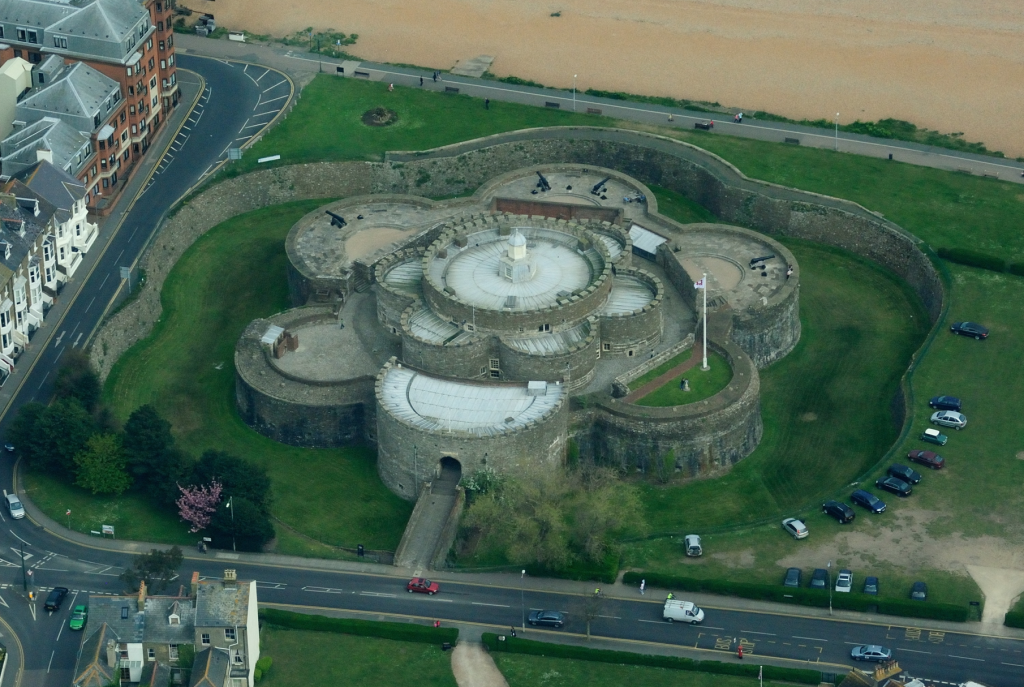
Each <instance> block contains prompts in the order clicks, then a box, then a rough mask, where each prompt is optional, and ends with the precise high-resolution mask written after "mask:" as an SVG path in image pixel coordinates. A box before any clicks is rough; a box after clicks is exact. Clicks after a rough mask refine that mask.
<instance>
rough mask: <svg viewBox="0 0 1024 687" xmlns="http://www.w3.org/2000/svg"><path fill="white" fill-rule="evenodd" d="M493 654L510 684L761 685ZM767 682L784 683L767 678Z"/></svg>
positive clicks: (732, 678)
mask: <svg viewBox="0 0 1024 687" xmlns="http://www.w3.org/2000/svg"><path fill="white" fill-rule="evenodd" d="M492 656H493V657H494V663H495V664H496V665H497V666H498V670H500V671H501V674H502V675H504V676H505V680H506V681H507V682H508V685H509V687H538V686H540V687H621V686H622V685H643V686H644V687H683V686H685V687H751V686H753V685H757V684H758V681H757V678H756V677H752V678H751V677H738V676H734V675H713V674H711V673H696V672H690V671H688V670H670V669H668V668H651V667H648V666H623V665H615V664H613V663H594V662H591V661H577V660H573V659H570V658H548V657H546V656H528V655H526V654H506V653H501V652H497V653H494V654H492ZM275 661H276V659H275ZM275 665H276V663H275ZM764 684H766V685H773V684H784V683H775V682H770V681H767V680H766V681H765V683H764Z"/></svg>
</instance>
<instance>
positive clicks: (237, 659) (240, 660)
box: [235, 653, 245, 665]
mask: <svg viewBox="0 0 1024 687" xmlns="http://www.w3.org/2000/svg"><path fill="white" fill-rule="evenodd" d="M244 662H245V658H244V657H243V656H242V654H241V653H235V663H237V664H238V665H242V664H243V663H244Z"/></svg>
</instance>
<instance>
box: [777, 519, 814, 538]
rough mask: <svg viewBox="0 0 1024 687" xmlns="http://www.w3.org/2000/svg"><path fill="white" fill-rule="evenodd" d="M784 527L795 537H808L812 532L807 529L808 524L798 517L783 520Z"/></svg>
mask: <svg viewBox="0 0 1024 687" xmlns="http://www.w3.org/2000/svg"><path fill="white" fill-rule="evenodd" d="M782 529H784V530H786V531H787V532H789V534H790V535H792V537H793V539H806V538H807V535H809V534H810V532H808V531H807V525H805V524H803V523H802V522H801V521H799V520H797V519H796V518H786V519H785V520H783V521H782Z"/></svg>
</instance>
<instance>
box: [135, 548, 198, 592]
mask: <svg viewBox="0 0 1024 687" xmlns="http://www.w3.org/2000/svg"><path fill="white" fill-rule="evenodd" d="M184 558H185V557H184V556H183V555H182V553H181V549H179V548H178V547H177V546H172V547H171V548H169V549H168V550H166V551H160V550H159V549H151V550H150V552H149V553H144V554H141V555H138V556H136V557H135V559H134V560H133V561H132V565H131V567H130V568H125V570H124V572H123V573H121V575H120V580H121V581H122V582H124V583H125V585H126V586H127V587H128V590H129V591H131V592H137V591H139V583H141V582H145V583H146V588H147V589H148V590H149V591H150V593H152V594H159V593H160V592H162V591H163V590H164V589H166V588H167V585H168V584H170V582H171V580H173V579H174V578H175V576H176V575H177V574H178V568H180V567H181V562H182V560H184Z"/></svg>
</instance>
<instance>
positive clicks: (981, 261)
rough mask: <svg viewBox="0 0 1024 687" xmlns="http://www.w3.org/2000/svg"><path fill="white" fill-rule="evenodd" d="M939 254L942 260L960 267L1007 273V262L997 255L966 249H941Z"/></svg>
mask: <svg viewBox="0 0 1024 687" xmlns="http://www.w3.org/2000/svg"><path fill="white" fill-rule="evenodd" d="M937 252H938V254H939V257H940V258H942V259H944V260H949V261H950V262H955V263H956V264H958V265H967V266H968V267H980V268H981V269H983V270H991V271H992V272H1005V271H1006V261H1005V260H1003V259H1002V258H1000V257H999V256H997V255H990V254H988V253H982V252H980V251H976V250H968V249H966V248H940V249H939V250H938V251H937Z"/></svg>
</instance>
